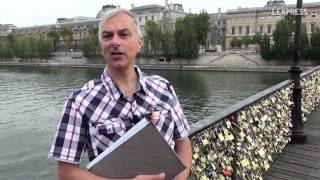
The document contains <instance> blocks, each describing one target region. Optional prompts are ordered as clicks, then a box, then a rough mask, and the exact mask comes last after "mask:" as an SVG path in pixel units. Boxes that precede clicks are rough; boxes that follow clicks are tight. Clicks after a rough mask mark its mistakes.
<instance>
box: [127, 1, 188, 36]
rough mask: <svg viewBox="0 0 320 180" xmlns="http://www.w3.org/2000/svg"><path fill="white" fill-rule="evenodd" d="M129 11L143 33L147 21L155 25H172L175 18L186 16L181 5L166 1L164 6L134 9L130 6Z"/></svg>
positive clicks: (154, 5) (153, 5)
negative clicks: (133, 15)
mask: <svg viewBox="0 0 320 180" xmlns="http://www.w3.org/2000/svg"><path fill="white" fill-rule="evenodd" d="M130 11H131V12H133V13H134V14H135V15H136V21H137V23H138V24H139V25H140V27H141V29H142V31H143V32H144V29H145V25H146V23H147V21H150V20H152V21H154V22H157V23H161V22H166V23H169V24H172V25H174V23H175V22H176V19H177V18H180V17H184V16H185V15H186V13H185V12H184V10H183V6H182V4H176V3H170V4H169V3H168V0H166V1H165V6H161V5H157V4H152V5H146V6H139V7H134V5H133V4H132V5H131V9H130Z"/></svg>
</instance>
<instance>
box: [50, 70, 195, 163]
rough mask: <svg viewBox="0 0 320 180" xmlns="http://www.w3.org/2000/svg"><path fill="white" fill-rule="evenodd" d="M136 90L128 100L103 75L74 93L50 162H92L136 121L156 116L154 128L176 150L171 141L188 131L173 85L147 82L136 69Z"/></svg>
mask: <svg viewBox="0 0 320 180" xmlns="http://www.w3.org/2000/svg"><path fill="white" fill-rule="evenodd" d="M135 70H136V73H137V74H138V75H139V88H138V90H137V91H136V92H135V93H134V95H133V97H132V98H131V99H129V98H127V97H126V96H125V95H124V94H123V93H122V92H121V90H120V89H119V88H118V86H117V85H116V84H115V83H114V82H113V81H112V79H111V77H110V76H109V75H108V73H107V71H106V70H104V72H103V74H102V75H101V79H99V80H92V81H89V82H88V83H87V84H85V85H84V86H83V87H82V88H81V89H80V90H78V91H75V92H73V93H72V94H71V95H70V96H69V99H68V100H67V101H66V103H65V106H64V109H63V113H62V116H61V118H60V122H59V124H58V128H57V132H56V134H55V137H54V140H53V143H52V146H51V149H50V152H49V158H54V159H57V160H59V161H64V162H69V163H73V164H79V163H80V161H81V159H82V158H83V154H84V152H85V151H87V153H88V157H89V160H90V161H91V160H93V159H94V158H95V157H96V156H98V155H99V154H100V153H102V152H103V151H104V150H105V149H106V148H108V147H109V146H110V145H112V143H114V142H115V141H117V140H118V139H119V138H120V137H121V136H122V135H123V134H124V133H126V131H128V130H129V129H130V128H131V127H133V125H134V123H133V119H134V117H150V116H148V115H150V114H151V112H154V114H155V120H156V122H157V123H156V128H157V129H158V130H159V132H160V134H161V135H162V137H163V138H164V139H165V140H166V142H167V143H168V144H169V145H170V146H171V148H174V146H175V141H178V140H181V139H184V138H186V137H188V131H189V130H190V127H189V125H188V122H187V120H186V118H185V115H184V113H183V111H182V108H181V106H180V103H179V101H178V99H177V96H176V93H175V91H174V89H173V87H172V85H171V84H170V83H169V82H168V81H167V80H166V79H164V78H162V77H160V76H156V75H153V76H148V75H146V74H145V73H143V72H141V70H140V69H139V68H138V67H135Z"/></svg>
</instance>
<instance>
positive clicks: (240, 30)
mask: <svg viewBox="0 0 320 180" xmlns="http://www.w3.org/2000/svg"><path fill="white" fill-rule="evenodd" d="M239 34H242V26H240V27H239Z"/></svg>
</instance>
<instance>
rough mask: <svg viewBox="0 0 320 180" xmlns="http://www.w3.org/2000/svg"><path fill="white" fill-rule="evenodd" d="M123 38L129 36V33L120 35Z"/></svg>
mask: <svg viewBox="0 0 320 180" xmlns="http://www.w3.org/2000/svg"><path fill="white" fill-rule="evenodd" d="M119 35H120V36H121V37H127V36H129V33H121V34H119Z"/></svg>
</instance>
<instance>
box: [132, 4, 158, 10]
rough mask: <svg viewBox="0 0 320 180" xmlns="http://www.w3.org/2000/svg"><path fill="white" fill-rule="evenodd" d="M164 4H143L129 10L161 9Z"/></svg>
mask: <svg viewBox="0 0 320 180" xmlns="http://www.w3.org/2000/svg"><path fill="white" fill-rule="evenodd" d="M162 8H164V6H160V5H158V4H150V5H145V6H138V7H134V8H132V9H130V11H141V10H146V9H162Z"/></svg>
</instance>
